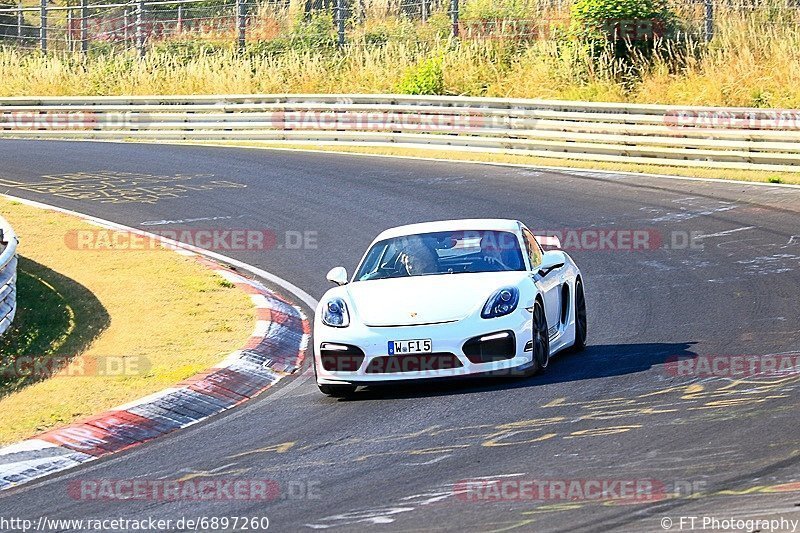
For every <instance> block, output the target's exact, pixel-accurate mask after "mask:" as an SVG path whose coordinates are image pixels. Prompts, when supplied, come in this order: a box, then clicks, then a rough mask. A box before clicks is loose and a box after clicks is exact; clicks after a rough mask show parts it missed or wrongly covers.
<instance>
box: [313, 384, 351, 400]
mask: <svg viewBox="0 0 800 533" xmlns="http://www.w3.org/2000/svg"><path fill="white" fill-rule="evenodd" d="M317 387H319V390H320V392H321V393H322V394H327V395H328V396H332V397H334V398H347V397H348V396H351V395H352V394H353V393H354V392H356V386H355V385H319V384H318V385H317Z"/></svg>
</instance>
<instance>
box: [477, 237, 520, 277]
mask: <svg viewBox="0 0 800 533" xmlns="http://www.w3.org/2000/svg"><path fill="white" fill-rule="evenodd" d="M481 255H482V256H483V262H484V263H486V267H487V268H488V269H489V270H497V271H501V270H512V269H511V268H509V265H506V263H505V262H504V261H503V255H502V253H501V252H500V245H499V244H498V243H497V242H495V241H493V240H491V239H486V238H483V239H481Z"/></svg>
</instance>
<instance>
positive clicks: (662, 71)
mask: <svg viewBox="0 0 800 533" xmlns="http://www.w3.org/2000/svg"><path fill="white" fill-rule="evenodd" d="M380 12H381V10H380V9H378V8H377V7H376V8H373V9H372V10H371V11H370V13H369V14H370V15H374V16H371V17H369V18H367V19H366V21H365V23H364V24H363V25H361V26H360V27H359V28H358V29H356V30H354V31H353V32H351V34H350V41H351V44H350V45H349V46H348V47H346V48H345V49H343V50H336V49H333V48H326V47H314V46H305V47H289V48H288V49H285V50H283V51H281V52H280V53H273V52H269V51H268V52H264V53H257V52H255V51H251V53H248V54H244V55H241V54H238V53H237V52H236V51H235V50H233V49H231V48H228V49H225V48H222V49H216V50H215V51H214V52H213V53H204V54H196V55H193V54H188V55H187V54H185V53H184V54H174V53H170V52H169V51H168V48H163V47H162V48H157V49H154V50H152V51H151V53H150V54H149V55H148V56H147V57H146V58H145V59H143V60H139V59H138V58H136V57H135V55H134V54H132V53H131V54H129V53H118V54H106V55H99V56H96V57H90V58H88V59H84V58H82V57H81V56H79V55H73V56H69V55H51V56H48V57H43V56H41V55H40V54H36V53H22V52H17V51H14V50H2V51H0V95H2V96H13V95H103V94H109V95H114V94H200V93H204V94H209V93H280V92H292V93H300V92H303V93H328V92H344V93H378V92H396V91H397V89H398V85H399V83H400V81H401V80H402V78H403V77H404V75H405V73H406V72H407V71H409V69H413V68H414V67H415V65H418V64H419V63H420V62H421V61H424V60H425V59H427V58H431V57H434V58H439V59H441V63H442V68H443V75H444V90H445V92H446V93H448V94H464V95H478V96H480V95H484V96H500V97H529V98H555V99H581V100H590V101H630V102H651V103H671V104H708V105H729V106H758V107H798V106H800V29H799V28H800V26H798V24H796V23H795V22H797V21H794V20H788V21H787V20H784V18H783V17H784V15H779V16H776V15H774V14H773V15H770V14H769V13H766V10H765V11H764V12H762V11H758V12H754V13H755V14H748V15H742V14H740V13H729V14H720V15H718V19H717V24H716V35H715V37H714V39H713V41H712V42H711V43H709V44H708V45H706V44H704V43H697V42H689V43H684V44H681V45H680V46H678V45H676V44H674V43H661V44H660V45H659V53H658V54H656V55H655V58H654V59H644V58H639V59H637V60H635V61H634V64H633V65H631V64H630V63H624V62H622V61H620V60H617V59H614V58H613V56H612V55H611V54H604V55H600V56H599V57H591V56H590V55H589V54H588V52H586V51H584V50H582V49H580V48H579V47H576V46H570V45H565V44H564V43H563V42H562V43H561V44H559V43H557V42H555V41H534V42H528V43H521V42H516V41H508V40H506V41H502V40H501V41H497V40H461V41H460V42H458V43H456V42H453V41H451V40H449V39H448V38H447V37H446V34H447V19H446V16H444V15H443V14H442V13H434V14H433V15H432V18H431V21H430V22H429V24H427V25H420V24H413V23H411V22H408V21H406V22H403V21H397V20H390V19H386V18H383V19H381V18H380V17H379V16H378V15H380ZM437 17H438V18H437Z"/></svg>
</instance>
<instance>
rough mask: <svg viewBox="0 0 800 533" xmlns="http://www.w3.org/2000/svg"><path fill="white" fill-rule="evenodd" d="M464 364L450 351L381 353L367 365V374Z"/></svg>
mask: <svg viewBox="0 0 800 533" xmlns="http://www.w3.org/2000/svg"><path fill="white" fill-rule="evenodd" d="M462 366H464V365H463V364H462V363H461V361H460V360H459V359H458V357H456V355H455V354H452V353H448V352H439V353H421V354H403V355H381V356H379V357H375V358H374V359H372V361H370V362H369V365H367V374H397V373H403V372H425V371H430V370H450V369H452V368H461V367H462Z"/></svg>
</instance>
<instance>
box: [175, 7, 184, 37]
mask: <svg viewBox="0 0 800 533" xmlns="http://www.w3.org/2000/svg"><path fill="white" fill-rule="evenodd" d="M176 30H177V32H178V33H182V32H183V4H178V26H177V28H176Z"/></svg>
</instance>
